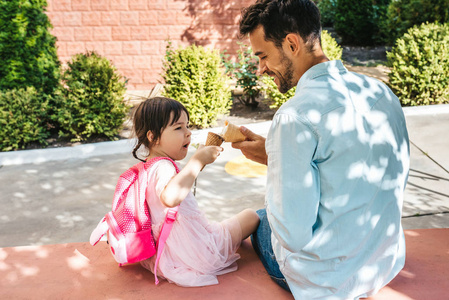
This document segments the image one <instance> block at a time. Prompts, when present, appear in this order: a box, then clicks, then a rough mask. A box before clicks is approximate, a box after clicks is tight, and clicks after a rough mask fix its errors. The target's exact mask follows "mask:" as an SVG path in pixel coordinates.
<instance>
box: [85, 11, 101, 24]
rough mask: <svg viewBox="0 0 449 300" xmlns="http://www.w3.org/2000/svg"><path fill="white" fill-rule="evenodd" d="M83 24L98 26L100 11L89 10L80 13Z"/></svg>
mask: <svg viewBox="0 0 449 300" xmlns="http://www.w3.org/2000/svg"><path fill="white" fill-rule="evenodd" d="M82 18H83V25H84V26H100V25H101V12H99V11H89V12H83V13H82Z"/></svg>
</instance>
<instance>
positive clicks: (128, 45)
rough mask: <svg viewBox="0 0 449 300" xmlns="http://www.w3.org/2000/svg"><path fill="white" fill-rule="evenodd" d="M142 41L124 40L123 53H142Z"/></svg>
mask: <svg viewBox="0 0 449 300" xmlns="http://www.w3.org/2000/svg"><path fill="white" fill-rule="evenodd" d="M140 48H141V42H123V54H125V55H137V54H140V53H141V49H140Z"/></svg>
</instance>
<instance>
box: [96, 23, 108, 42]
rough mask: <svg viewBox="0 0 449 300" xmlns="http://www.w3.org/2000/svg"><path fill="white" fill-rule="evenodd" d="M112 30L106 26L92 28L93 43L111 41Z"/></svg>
mask: <svg viewBox="0 0 449 300" xmlns="http://www.w3.org/2000/svg"><path fill="white" fill-rule="evenodd" d="M111 32H112V29H111V27H108V26H100V27H94V28H93V39H94V41H112V33H111Z"/></svg>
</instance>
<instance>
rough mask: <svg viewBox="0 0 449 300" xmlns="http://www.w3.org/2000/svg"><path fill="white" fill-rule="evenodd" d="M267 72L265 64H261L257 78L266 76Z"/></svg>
mask: <svg viewBox="0 0 449 300" xmlns="http://www.w3.org/2000/svg"><path fill="white" fill-rule="evenodd" d="M266 71H267V67H266V66H265V64H261V63H259V68H258V69H257V73H258V74H257V76H261V75H263V74H265V72H266Z"/></svg>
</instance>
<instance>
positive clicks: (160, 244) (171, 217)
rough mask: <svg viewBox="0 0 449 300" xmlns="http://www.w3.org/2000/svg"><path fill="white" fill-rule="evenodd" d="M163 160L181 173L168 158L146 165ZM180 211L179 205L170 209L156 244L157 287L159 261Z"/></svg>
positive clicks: (158, 159) (159, 158)
mask: <svg viewBox="0 0 449 300" xmlns="http://www.w3.org/2000/svg"><path fill="white" fill-rule="evenodd" d="M163 159H166V160H169V161H171V162H172V163H173V165H174V166H175V169H176V173H179V168H178V166H177V165H176V163H175V162H174V161H173V160H172V159H170V158H168V157H155V158H152V159H150V160H149V161H147V162H146V163H145V165H146V164H148V167H149V166H152V165H153V164H154V163H156V162H158V161H160V160H163ZM178 209H179V205H178V206H176V207H171V208H169V209H168V211H167V214H166V215H165V220H164V224H163V225H162V229H161V233H160V234H159V239H158V240H157V243H156V249H157V254H156V262H155V263H154V281H155V283H156V285H158V284H159V279H158V278H157V266H158V264H159V260H160V259H161V256H162V252H163V251H164V246H165V242H166V241H167V238H168V236H169V235H170V231H171V230H172V227H173V224H174V223H175V221H176V216H177V215H178Z"/></svg>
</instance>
